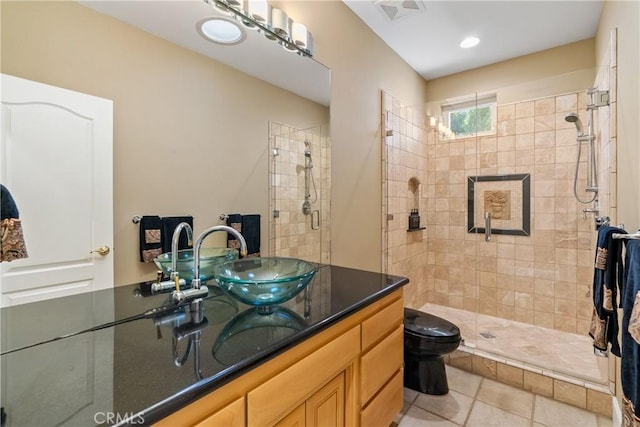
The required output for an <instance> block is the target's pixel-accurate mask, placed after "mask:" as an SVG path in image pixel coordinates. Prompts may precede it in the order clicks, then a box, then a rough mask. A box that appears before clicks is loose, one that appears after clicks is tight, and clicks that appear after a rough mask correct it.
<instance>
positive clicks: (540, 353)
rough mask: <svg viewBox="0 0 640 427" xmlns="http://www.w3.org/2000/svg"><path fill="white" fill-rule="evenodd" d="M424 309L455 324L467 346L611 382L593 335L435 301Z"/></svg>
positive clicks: (511, 358)
mask: <svg viewBox="0 0 640 427" xmlns="http://www.w3.org/2000/svg"><path fill="white" fill-rule="evenodd" d="M420 310H421V311H424V312H427V313H431V314H434V315H435V316H438V317H442V318H443V319H447V320H448V321H450V322H452V323H454V324H456V325H457V326H458V327H459V328H460V331H461V333H462V336H463V337H464V339H465V344H464V345H465V346H467V347H470V348H474V349H478V350H481V351H484V352H486V353H490V354H492V355H495V356H497V357H503V358H505V359H507V360H511V361H516V362H519V363H522V364H524V365H525V366H531V367H533V368H535V369H539V370H543V371H545V370H546V371H550V372H554V373H557V374H562V375H566V376H568V377H573V378H577V379H581V380H584V381H587V382H590V383H593V384H603V385H605V384H608V372H609V371H608V362H607V358H605V357H598V356H595V355H594V354H593V346H592V342H591V338H590V337H589V336H588V335H587V334H586V332H585V334H583V335H579V334H571V333H568V332H562V331H557V330H555V329H548V328H542V327H540V326H535V325H530V324H527V323H521V322H516V321H513V320H505V319H500V318H497V317H492V316H487V315H483V314H478V313H472V312H469V311H465V310H459V309H455V308H450V307H445V306H441V305H436V304H425V305H424V306H422V307H421V308H420Z"/></svg>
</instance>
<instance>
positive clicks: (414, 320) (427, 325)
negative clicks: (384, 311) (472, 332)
mask: <svg viewBox="0 0 640 427" xmlns="http://www.w3.org/2000/svg"><path fill="white" fill-rule="evenodd" d="M404 328H405V330H408V331H410V332H413V333H414V334H417V335H421V336H424V337H431V338H441V339H446V338H450V339H451V338H453V339H456V338H459V337H460V329H459V328H458V327H457V326H456V325H454V324H453V323H451V322H449V321H447V320H445V319H442V318H440V317H438V316H434V315H433V314H429V313H425V312H423V311H418V310H414V309H412V308H405V309H404Z"/></svg>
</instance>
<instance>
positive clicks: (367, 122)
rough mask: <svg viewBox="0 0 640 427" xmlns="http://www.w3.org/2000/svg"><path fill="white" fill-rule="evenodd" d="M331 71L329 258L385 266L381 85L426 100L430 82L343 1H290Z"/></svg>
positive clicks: (405, 96) (410, 100)
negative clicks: (426, 91) (382, 246)
mask: <svg viewBox="0 0 640 427" xmlns="http://www.w3.org/2000/svg"><path fill="white" fill-rule="evenodd" d="M283 7H284V8H285V9H286V11H287V12H288V13H289V15H290V16H292V17H293V18H294V19H298V20H300V21H301V22H305V23H307V26H308V28H309V30H310V31H311V32H312V33H313V35H314V40H315V55H314V56H315V58H316V59H318V60H319V61H320V62H322V63H324V64H325V65H327V66H328V67H329V68H330V69H331V150H332V160H331V170H332V177H331V182H332V193H331V261H332V263H333V264H336V265H343V266H350V267H356V268H362V269H366V270H373V271H381V268H382V266H381V256H380V253H381V238H380V233H381V227H382V223H381V216H380V206H381V203H382V196H381V190H380V188H381V182H382V177H381V169H382V168H381V161H382V160H381V150H382V149H381V138H380V117H381V106H380V105H381V101H380V96H381V91H382V90H384V91H386V92H388V93H390V94H392V95H393V96H396V97H398V98H399V99H402V100H403V101H404V102H405V103H407V104H408V105H417V104H421V103H423V102H424V98H425V81H424V80H423V79H422V77H421V76H420V75H419V74H418V73H416V72H415V71H414V70H413V69H412V68H410V67H409V66H408V65H407V64H406V63H405V62H404V61H403V60H402V59H401V58H400V57H399V56H397V55H396V54H395V53H394V52H392V51H391V50H390V49H389V47H388V46H387V45H386V44H384V43H383V42H382V40H380V39H379V38H378V37H377V36H376V35H375V34H374V33H373V32H372V31H371V30H370V29H369V28H368V27H366V26H365V24H364V23H363V22H362V21H361V20H360V19H359V18H358V17H357V16H356V15H355V14H354V13H353V12H351V9H349V8H348V7H347V6H346V5H345V4H344V3H342V2H341V1H335V0H332V1H307V2H303V1H297V2H293V1H286V2H283Z"/></svg>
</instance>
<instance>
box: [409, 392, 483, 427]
mask: <svg viewBox="0 0 640 427" xmlns="http://www.w3.org/2000/svg"><path fill="white" fill-rule="evenodd" d="M472 403H473V398H471V397H469V396H465V395H464V394H462V393H458V392H457V391H453V390H450V391H449V393H448V394H445V395H444V396H432V395H429V394H420V395H419V396H418V398H417V399H416V400H415V402H414V406H417V407H419V408H422V409H425V410H427V411H429V412H432V413H434V414H436V415H439V416H441V417H442V418H445V419H447V420H450V421H453V422H454V423H456V424H460V425H462V424H464V420H466V419H467V415H468V414H469V411H470V410H471V405H472Z"/></svg>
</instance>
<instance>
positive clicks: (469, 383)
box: [446, 366, 482, 397]
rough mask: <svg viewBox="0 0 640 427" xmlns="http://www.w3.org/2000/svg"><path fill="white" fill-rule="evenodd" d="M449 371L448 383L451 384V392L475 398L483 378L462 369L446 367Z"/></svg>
mask: <svg viewBox="0 0 640 427" xmlns="http://www.w3.org/2000/svg"><path fill="white" fill-rule="evenodd" d="M446 369H447V381H448V382H449V390H454V391H457V392H458V393H462V394H464V395H466V396H471V397H475V395H476V393H477V392H478V387H480V381H482V377H481V376H479V375H474V374H472V373H469V372H465V371H463V370H462V369H458V368H454V367H453V366H446Z"/></svg>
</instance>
